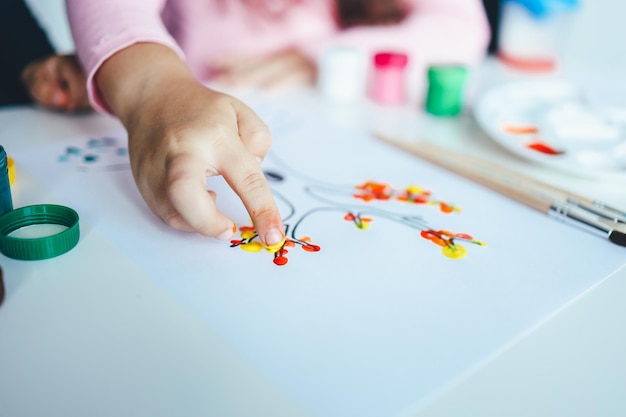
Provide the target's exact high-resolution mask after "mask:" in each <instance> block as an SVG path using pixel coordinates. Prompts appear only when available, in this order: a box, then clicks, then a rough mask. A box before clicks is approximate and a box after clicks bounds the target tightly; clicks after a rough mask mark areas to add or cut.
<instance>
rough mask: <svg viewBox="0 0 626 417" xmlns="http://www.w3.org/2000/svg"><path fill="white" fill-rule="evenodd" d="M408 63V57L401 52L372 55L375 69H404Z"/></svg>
mask: <svg viewBox="0 0 626 417" xmlns="http://www.w3.org/2000/svg"><path fill="white" fill-rule="evenodd" d="M408 63H409V57H408V55H407V54H404V53H401V52H379V53H377V54H375V55H374V65H375V66H376V68H389V67H392V68H404V67H406V65H407V64H408Z"/></svg>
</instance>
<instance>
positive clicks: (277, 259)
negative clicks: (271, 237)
mask: <svg viewBox="0 0 626 417" xmlns="http://www.w3.org/2000/svg"><path fill="white" fill-rule="evenodd" d="M287 262H289V259H287V258H285V257H284V256H277V257H275V258H274V263H275V264H276V265H278V266H283V265H287Z"/></svg>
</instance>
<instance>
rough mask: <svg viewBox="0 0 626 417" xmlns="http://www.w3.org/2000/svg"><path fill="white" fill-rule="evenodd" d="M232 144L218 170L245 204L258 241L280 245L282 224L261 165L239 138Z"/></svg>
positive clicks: (283, 236) (268, 244)
mask: <svg viewBox="0 0 626 417" xmlns="http://www.w3.org/2000/svg"><path fill="white" fill-rule="evenodd" d="M232 143H233V145H232V146H231V147H230V148H231V149H230V151H229V154H227V155H225V158H224V159H223V160H222V164H223V165H221V166H220V167H219V168H220V172H221V173H222V176H223V177H224V179H225V180H226V182H227V183H228V185H230V187H231V188H232V189H233V190H234V191H235V193H237V195H238V196H239V198H240V199H241V201H242V202H243V204H244V206H245V207H246V210H247V211H248V214H250V218H251V219H252V223H253V224H254V227H255V229H256V231H257V234H258V235H259V238H261V241H262V242H263V243H264V244H265V245H266V246H270V247H271V246H276V245H279V244H282V243H283V241H284V240H285V232H284V231H285V227H284V225H283V222H282V219H281V216H280V212H279V211H278V207H277V206H276V202H275V201H274V196H273V195H272V190H271V189H270V186H269V184H268V183H267V180H266V178H265V175H264V174H263V170H262V169H261V165H260V164H259V162H258V161H257V160H256V158H255V157H254V155H253V154H252V153H250V152H248V151H247V150H246V148H245V147H244V145H243V143H242V142H241V141H233V142H232Z"/></svg>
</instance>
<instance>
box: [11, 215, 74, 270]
mask: <svg viewBox="0 0 626 417" xmlns="http://www.w3.org/2000/svg"><path fill="white" fill-rule="evenodd" d="M36 224H59V225H62V226H66V227H67V229H65V230H63V231H61V232H59V233H56V234H53V235H50V236H44V237H36V238H18V237H11V236H9V235H10V234H11V233H13V232H14V231H16V230H18V229H21V228H22V227H26V226H32V225H36ZM79 237H80V231H79V228H78V213H76V211H74V210H73V209H71V208H69V207H64V206H58V205H55V204H37V205H33V206H26V207H20V208H18V209H15V210H11V211H8V212H6V213H4V214H3V215H2V216H0V252H2V253H3V254H4V255H6V256H8V257H9V258H13V259H21V260H26V261H34V260H39V259H48V258H54V257H55V256H59V255H62V254H64V253H65V252H67V251H69V250H70V249H72V248H73V247H74V246H76V244H77V243H78V239H79Z"/></svg>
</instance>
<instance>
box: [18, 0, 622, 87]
mask: <svg viewBox="0 0 626 417" xmlns="http://www.w3.org/2000/svg"><path fill="white" fill-rule="evenodd" d="M501 1H504V3H501ZM568 1H570V0H483V3H484V4H485V9H486V11H487V14H488V17H489V20H490V24H491V25H492V31H493V35H494V36H493V39H492V43H491V46H490V51H491V53H492V54H496V53H497V51H498V42H499V40H500V37H501V36H500V35H501V34H503V33H505V32H506V30H503V29H505V28H503V27H500V25H501V23H502V22H503V20H504V23H506V21H507V20H506V19H502V17H503V16H502V11H503V9H504V7H503V5H505V4H506V3H507V2H508V3H511V2H513V3H529V4H534V5H537V4H541V3H545V4H551V3H555V2H556V3H559V2H565V3H567V2H568ZM571 1H574V0H571ZM574 2H575V3H578V7H576V9H575V10H574V11H572V12H571V13H568V15H569V17H568V19H567V20H568V21H567V25H566V26H565V27H563V28H559V30H560V32H559V36H560V39H559V48H560V49H559V54H560V58H561V63H562V66H563V67H565V68H571V67H576V68H584V69H585V70H591V71H593V72H597V73H599V74H604V75H611V76H617V77H622V76H623V77H626V44H625V41H626V24H624V16H626V1H625V0H580V1H578V0H576V1H574ZM27 3H28V4H29V6H30V7H31V9H32V10H33V12H34V14H35V15H36V16H37V18H38V19H39V20H40V22H41V25H42V26H43V27H44V28H45V29H46V30H47V31H48V33H49V36H50V38H51V41H52V43H53V44H54V46H55V47H56V48H57V51H59V52H71V51H73V49H74V47H73V42H72V37H71V34H70V31H69V28H68V25H67V18H66V16H65V12H64V9H63V7H64V6H63V4H64V0H27ZM561 29H562V30H561ZM598 76H600V75H598Z"/></svg>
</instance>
